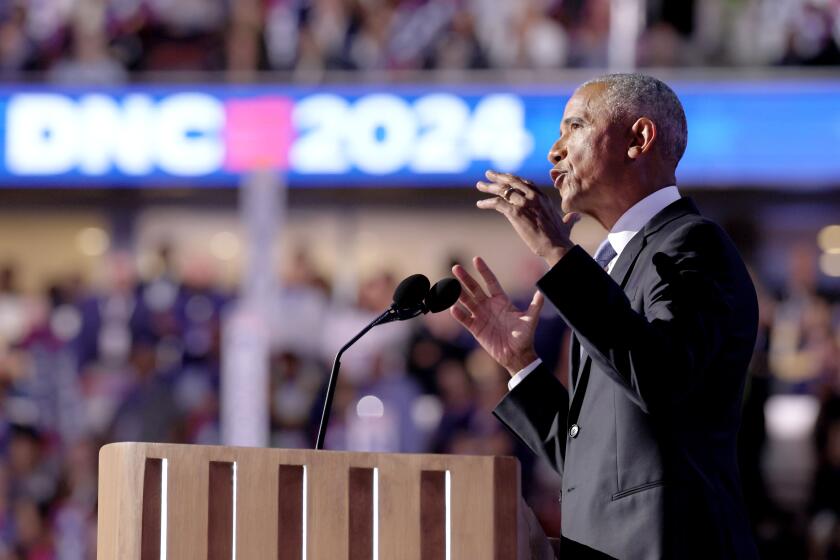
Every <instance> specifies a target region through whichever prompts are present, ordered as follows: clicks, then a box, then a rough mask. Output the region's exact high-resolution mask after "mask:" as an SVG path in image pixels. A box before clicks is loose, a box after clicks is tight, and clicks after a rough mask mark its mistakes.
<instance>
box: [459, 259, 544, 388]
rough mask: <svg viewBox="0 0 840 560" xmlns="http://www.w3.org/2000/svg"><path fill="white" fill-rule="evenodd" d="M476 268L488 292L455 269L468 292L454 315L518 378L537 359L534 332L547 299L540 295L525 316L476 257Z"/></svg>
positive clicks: (538, 293) (491, 354)
mask: <svg viewBox="0 0 840 560" xmlns="http://www.w3.org/2000/svg"><path fill="white" fill-rule="evenodd" d="M473 264H474V265H475V268H476V270H478V273H479V274H480V275H481V277H482V278H483V279H484V283H485V284H486V285H487V290H486V291H485V289H484V288H482V287H481V285H480V284H479V283H478V282H477V281H476V280H475V278H473V277H472V276H471V275H470V273H469V272H467V271H466V269H464V267H462V266H461V265H455V266H453V267H452V273H453V274H454V275H455V277H456V278H458V280H459V281H460V282H461V286H462V287H463V288H464V289H463V290H462V291H461V297H460V298H458V303H457V304H456V305H455V306H453V307H452V308H451V310H450V313H452V316H453V317H455V319H456V320H457V321H458V322H459V323H461V324H462V325H464V327H465V328H466V329H467V330H468V331H470V333H471V334H472V335H473V336H474V337H475V339H476V340H477V341H478V343H479V344H481V346H482V347H483V348H484V349H485V350H486V351H487V353H488V354H490V356H491V357H492V358H493V359H494V360H496V361H497V362H498V363H499V364H501V365H502V366H503V367H504V368H505V369H507V370H508V372H510V374H511V375H514V374H516V372H518V371H519V370H521V369H522V368H524V367H525V366H527V365H529V364H530V363H531V362H533V361H534V360H536V359H537V354H536V352H535V351H534V331H535V330H536V328H537V322H538V320H539V315H540V310H541V309H542V306H543V301H544V300H543V295H542V293H540V292H539V291H537V292H536V293H535V294H534V298H533V300H531V305H529V306H528V309H527V310H525V311H524V312H522V311H520V310H519V309H517V308H516V307H514V305H513V304H512V303H511V301H510V298H509V297H508V296H507V294H505V291H504V290H503V289H502V286H501V285H500V284H499V281H498V280H497V279H496V275H495V274H493V271H492V270H490V267H488V266H487V263H486V262H484V260H483V259H482V258H481V257H475V258H474V259H473Z"/></svg>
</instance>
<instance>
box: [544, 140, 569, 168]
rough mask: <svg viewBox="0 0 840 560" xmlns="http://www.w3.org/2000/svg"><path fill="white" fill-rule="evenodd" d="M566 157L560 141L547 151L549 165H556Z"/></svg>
mask: <svg viewBox="0 0 840 560" xmlns="http://www.w3.org/2000/svg"><path fill="white" fill-rule="evenodd" d="M565 157H566V148H565V147H564V146H563V142H562V141H561V140H557V141H556V142H555V143H554V145H553V146H551V149H550V150H549V151H548V161H549V163H551V165H557V164H558V163H559V162H560V161H562V160H563V159H564V158H565Z"/></svg>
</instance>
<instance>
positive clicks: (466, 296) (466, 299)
mask: <svg viewBox="0 0 840 560" xmlns="http://www.w3.org/2000/svg"><path fill="white" fill-rule="evenodd" d="M458 303H460V304H461V305H463V306H464V307H466V308H467V310H468V311H469V312H470V313H472V314H473V315H475V314H476V313H478V312H479V311H481V303H480V302H479V301H478V300H477V299H475V298H474V297H473V296H472V294H470V293H468V292H466V291H461V295H460V296H458Z"/></svg>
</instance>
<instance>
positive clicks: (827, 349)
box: [0, 244, 840, 560]
mask: <svg viewBox="0 0 840 560" xmlns="http://www.w3.org/2000/svg"><path fill="white" fill-rule="evenodd" d="M174 253H175V251H173V249H172V247H171V246H169V245H167V244H163V245H161V246H160V248H159V250H158V251H157V254H156V255H155V258H154V259H151V260H147V262H146V266H144V271H145V272H144V274H143V275H141V274H140V273H138V269H137V267H136V266H135V256H133V255H130V254H125V253H114V254H112V255H110V256H109V257H107V258H104V259H103V266H104V268H105V272H106V274H104V276H103V277H102V278H101V281H100V282H99V283H97V284H94V283H91V282H88V281H83V280H81V279H79V278H77V277H73V276H71V277H67V278H62V279H59V280H58V281H56V282H54V283H53V284H51V285H49V286H47V287H46V288H45V290H44V292H43V294H40V295H32V294H24V293H22V292H21V291H20V290H19V288H18V280H17V279H18V276H19V275H20V273H21V271H20V270H19V269H17V268H16V267H15V265H14V264H6V265H4V266H2V267H0V560H51V559H61V560H89V559H93V558H94V557H95V531H96V496H97V451H98V449H99V447H100V446H101V445H103V444H105V443H107V442H112V441H160V442H183V443H201V444H218V443H220V425H219V401H220V377H221V372H220V368H221V360H220V355H221V354H222V353H223V352H224V347H223V346H222V344H223V342H222V341H224V340H225V339H224V337H222V336H221V335H220V333H221V332H222V331H223V329H224V326H225V321H226V320H227V317H229V316H230V313H229V312H230V310H231V309H232V307H231V306H232V304H235V303H236V302H237V298H236V296H235V294H232V293H229V292H228V291H226V290H224V289H222V288H220V287H219V286H220V283H219V282H218V271H216V270H214V268H213V266H212V263H210V262H209V261H206V260H201V259H193V260H191V259H190V258H189V257H188V256H185V255H175V254H174ZM455 261H457V259H453V262H455ZM149 263H152V266H149ZM790 263H791V264H790V268H789V273H788V277H787V279H786V282H785V283H784V285H782V286H776V287H774V288H772V289H770V288H766V287H764V285H763V284H762V283H761V282H760V281H758V280H757V284H758V286H759V293H760V299H761V332H760V335H759V340H758V343H757V346H756V353H755V358H754V360H753V364H752V366H751V369H752V371H751V376H750V381H749V383H748V389H747V393H746V395H745V401H744V422H743V429H742V434H741V449H740V452H741V457H740V460H741V463H742V473H743V479H744V489H745V496H746V499H747V502H748V505H749V507H750V511H751V515H752V517H753V521H754V528H755V531H756V536H757V539H758V541H759V543H760V545H761V548H762V553H763V558H767V559H771V560H772V559H775V558H779V559H785V560H790V559H793V558H809V559H813V560H822V559H825V560H828V559H833V558H838V555H840V321H838V319H840V313H838V312H840V305H838V303H837V299H836V297H835V296H836V294H835V295H832V294H827V293H825V292H824V290H822V289H821V286H820V282H819V280H820V276H819V273H818V272H817V267H816V262H815V260H814V253H813V251H812V249H811V248H810V247H802V248H797V249H796V250H794V251H793V252H792V254H791V258H790ZM442 264H446V263H442ZM442 268H444V267H442ZM523 274H531V275H535V274H539V271H537V270H533V271H526V272H523ZM398 280H399V279H398V278H394V277H393V275H391V274H390V273H388V272H385V271H383V272H379V273H376V274H371V275H369V276H367V277H365V278H363V279H362V280H361V281H360V282H359V284H358V286H357V289H356V290H355V294H354V295H353V297H350V298H342V297H340V296H339V295H338V293H337V292H338V291H339V290H336V289H335V285H334V283H333V282H332V281H331V279H330V278H329V275H328V274H326V273H325V272H324V271H322V270H319V269H318V267H316V266H315V265H314V264H313V263H312V262H311V261H310V260H309V258H308V257H307V253H306V252H305V251H299V252H298V253H297V256H296V257H295V258H294V259H292V264H291V265H290V266H287V267H286V270H285V272H284V274H283V279H282V283H281V287H280V288H279V289H278V290H277V295H276V296H275V298H274V304H272V310H271V316H272V317H275V318H276V323H275V324H274V325H273V326H272V329H271V332H272V341H271V348H272V351H271V360H270V364H271V365H270V380H271V381H270V387H268V388H267V393H266V399H267V400H268V402H269V410H270V414H271V445H273V446H278V447H311V446H312V445H313V442H314V439H315V432H316V430H317V425H318V420H319V418H320V411H321V406H322V403H323V400H322V399H323V397H322V395H323V391H324V387H325V383H326V378H327V374H328V372H329V366H330V364H331V361H332V358H333V355H334V353H335V351H336V350H337V349H338V347H340V346H341V345H342V344H343V343H344V342H345V341H346V340H348V339H349V338H350V337H351V336H352V335H353V334H355V333H356V332H357V331H358V330H359V329H360V328H361V327H362V326H364V325H365V324H366V323H367V322H369V321H370V320H371V319H372V318H373V317H375V316H376V315H378V314H379V313H380V312H381V311H382V310H383V309H385V308H387V306H388V305H389V304H390V302H391V297H392V294H393V290H394V287H395V285H396V283H397V281H398ZM525 280H530V283H529V282H528V281H525V282H523V286H528V285H530V286H531V287H533V282H532V280H533V278H530V279H525ZM529 291H530V290H529ZM530 296H531V294H530V293H522V294H514V298H515V299H516V300H517V301H522V302H523V304H525V303H527V301H529V300H530ZM567 337H568V331H567V329H566V328H565V326H564V324H563V322H562V320H560V318H559V317H558V316H557V314H556V312H555V311H554V310H553V309H552V308H551V307H550V305H547V306H546V309H544V312H543V317H542V320H541V322H540V327H539V330H538V333H537V347H538V351H539V353H540V355H541V356H542V358H543V360H544V361H545V362H546V363H547V364H548V366H549V367H550V368H552V369H553V370H554V371H556V374H557V376H558V378H559V379H561V381H563V382H564V383H565V382H566V379H567V370H566V368H567V366H566V363H567V361H566V360H567V356H566V343H567V340H568V338H567ZM507 379H508V376H507V374H506V372H504V371H502V370H500V368H499V367H498V366H497V365H496V364H495V363H494V362H492V360H490V359H489V357H488V356H487V355H486V354H485V353H484V352H483V351H482V350H481V349H479V348H476V346H475V344H474V342H473V341H472V339H471V337H470V336H469V335H468V334H467V333H466V332H465V331H464V330H462V329H461V328H460V326H458V325H457V323H455V322H454V320H452V319H451V317H450V316H449V315H448V314H447V313H441V314H438V315H431V314H430V315H427V316H424V317H423V318H422V320H419V319H418V320H415V321H411V322H402V323H394V324H391V325H388V327H387V328H384V327H383V328H380V329H374V330H373V331H371V333H369V336H367V337H365V338H363V339H362V341H361V342H360V343H359V344H357V345H356V346H354V347H353V348H352V349H351V351H349V352H348V353H347V354H346V355H345V358H344V360H343V363H342V377H341V383H340V384H339V386H338V389H337V392H336V397H335V402H334V408H333V414H332V423H331V425H330V429H329V431H328V433H327V438H326V446H327V448H331V449H348V450H356V451H383V452H396V451H400V452H434V453H458V454H513V455H516V456H517V457H519V459H520V461H521V463H522V465H523V492H524V494H525V496H526V499H527V500H528V502H529V503H530V504H531V505H532V506H533V507H534V509H535V510H536V512H537V514H538V515H539V517H540V519H541V521H542V522H543V524H544V525H545V527H546V528H547V531H548V532H549V534H555V535H556V534H559V527H560V519H559V508H558V507H557V504H556V496H557V493H558V490H559V480H558V478H557V477H556V476H555V475H554V474H553V473H552V472H551V470H550V469H549V468H548V467H547V465H546V464H543V463H541V462H537V461H535V460H534V457H533V455H532V454H530V453H529V452H528V451H527V450H525V449H523V448H522V446H521V444H519V443H517V442H516V441H515V440H514V439H513V438H512V437H511V436H510V435H509V434H508V433H507V432H506V431H505V429H504V428H503V427H502V425H501V424H500V423H499V422H498V421H496V420H495V418H493V417H492V415H491V411H492V409H493V408H494V406H495V405H496V403H497V402H498V400H499V399H500V398H501V397H502V396H503V395H504V393H505V392H506V390H507V388H506V382H507ZM780 396H781V397H787V398H804V399H807V400H808V402H810V403H812V405H813V408H814V409H815V410H816V411H818V412H817V414H816V420H815V422H814V425H813V426H812V427H811V428H809V430H808V433H807V434H806V436H805V439H804V440H803V441H804V444H805V449H804V451H803V452H801V453H798V455H800V456H799V457H787V458H786V460H787V461H790V460H794V461H796V460H799V459H801V458H802V456H812V457H813V458H814V460H813V461H811V462H809V463H807V472H806V477H805V479H804V481H803V486H802V490H801V493H802V497H801V499H800V500H799V501H798V502H797V501H796V500H794V501H793V502H791V501H790V500H785V499H783V494H784V488H782V489H779V488H777V487H775V486H774V485H775V484H776V482H774V480H775V479H777V477H776V476H775V475H777V474H778V473H775V474H774V472H775V471H774V469H775V470H776V471H778V470H780V469H782V470H784V469H787V468H789V466H790V465H789V464H788V463H785V462H784V461H782V462H781V463H773V461H770V460H768V453H770V451H768V449H767V447H768V445H770V444H771V440H772V434H770V435H768V432H772V430H768V425H770V424H771V423H772V421H773V420H772V418H766V417H765V416H766V411H768V410H770V407H768V403H769V402H770V401H772V400H773V399H774V398H778V397H780ZM783 420H784V419H783ZM786 465H787V466H786ZM781 476H782V478H784V476H787V474H785V473H782V475H781ZM780 496H782V498H781V499H780ZM791 504H793V505H791Z"/></svg>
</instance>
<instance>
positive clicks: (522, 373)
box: [508, 358, 542, 391]
mask: <svg viewBox="0 0 840 560" xmlns="http://www.w3.org/2000/svg"><path fill="white" fill-rule="evenodd" d="M541 363H542V360H541V359H539V358H537V359H536V360H534V361H533V362H531V363H530V364H528V365H527V366H525V367H524V368H522V369H520V370H519V371H517V372H516V373H515V374H514V376H513V377H511V378H510V381H508V391H513V388H514V387H516V386H517V385H519V384H520V383H521V382H522V380H523V379H525V377H526V376H527V375H528V374H529V373H531V372H532V371H534V370H535V369H537V367H538V366H539V365H540V364H541Z"/></svg>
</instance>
